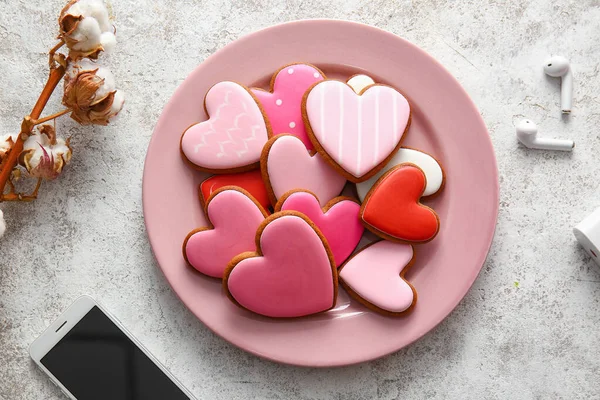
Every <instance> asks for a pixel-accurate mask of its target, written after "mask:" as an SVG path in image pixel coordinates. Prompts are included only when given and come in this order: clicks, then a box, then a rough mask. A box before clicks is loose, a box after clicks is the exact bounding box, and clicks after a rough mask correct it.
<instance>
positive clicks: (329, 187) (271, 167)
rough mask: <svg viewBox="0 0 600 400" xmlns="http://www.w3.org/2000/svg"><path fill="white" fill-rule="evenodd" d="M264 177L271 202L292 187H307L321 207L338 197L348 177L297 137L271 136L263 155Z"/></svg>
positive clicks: (261, 166) (261, 160) (274, 202)
mask: <svg viewBox="0 0 600 400" xmlns="http://www.w3.org/2000/svg"><path fill="white" fill-rule="evenodd" d="M260 168H261V171H262V175H263V180H264V181H265V184H266V185H267V190H268V192H269V198H270V199H271V203H272V204H273V205H275V204H276V203H277V199H279V198H280V197H281V196H283V195H284V193H286V192H289V191H290V190H297V189H304V190H309V191H311V192H312V193H314V194H315V195H316V196H317V198H318V199H319V203H320V204H321V206H324V205H325V204H327V202H328V201H329V200H331V199H333V198H334V197H336V196H338V195H339V194H340V192H341V191H342V189H343V188H344V185H345V184H346V179H345V178H344V177H343V176H341V175H339V174H338V173H337V172H336V171H335V170H334V169H333V168H331V166H330V165H329V164H327V162H325V160H323V157H321V156H320V155H319V154H314V155H310V153H309V152H308V151H307V150H306V147H304V144H302V141H301V140H300V139H298V138H297V137H295V136H290V135H280V136H276V137H274V138H271V139H270V140H269V141H268V142H267V144H266V145H265V148H264V149H263V154H262V156H261V158H260Z"/></svg>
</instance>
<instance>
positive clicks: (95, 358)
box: [29, 296, 194, 400]
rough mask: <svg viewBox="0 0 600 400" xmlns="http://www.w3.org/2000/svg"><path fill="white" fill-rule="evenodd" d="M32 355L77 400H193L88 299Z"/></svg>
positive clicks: (33, 348) (51, 330)
mask: <svg viewBox="0 0 600 400" xmlns="http://www.w3.org/2000/svg"><path fill="white" fill-rule="evenodd" d="M29 353H30V355H31V358H33V360H34V361H35V363H36V364H37V365H38V366H39V367H40V368H41V369H42V371H44V372H45V373H46V374H48V376H49V377H50V379H51V380H52V382H53V383H54V384H56V385H57V386H58V387H59V388H60V389H61V390H62V391H63V393H64V394H65V395H67V396H68V397H69V398H70V399H73V400H107V399H111V400H153V399H157V400H159V399H160V400H163V399H168V400H188V399H194V396H192V395H191V394H190V393H189V392H188V390H187V389H185V388H184V387H183V386H182V385H181V383H179V382H178V381H177V380H176V379H175V378H174V377H173V376H172V375H171V373H170V372H169V371H167V370H166V369H165V367H164V366H162V365H161V364H160V363H159V362H158V361H157V360H156V359H155V358H154V357H153V356H152V354H150V353H149V352H148V350H146V349H145V348H144V347H143V346H142V345H141V344H140V343H139V342H138V341H137V340H136V339H135V338H134V337H133V336H132V335H131V334H130V333H129V332H127V330H126V329H125V328H124V327H123V326H122V325H121V323H120V322H119V321H118V320H117V319H116V318H115V317H113V316H111V315H110V314H109V313H108V312H106V311H105V310H104V308H102V307H101V306H100V305H99V304H98V303H97V302H96V301H95V300H94V299H92V298H91V297H89V296H82V297H80V298H79V299H77V300H76V301H75V303H73V304H72V305H71V306H70V307H69V308H68V309H67V311H65V312H64V313H63V314H62V315H61V316H60V317H59V318H58V320H56V321H55V322H54V323H53V324H52V325H50V327H48V329H46V331H45V332H44V333H43V334H42V335H41V336H40V337H39V338H37V339H36V340H35V342H33V343H32V344H31V347H30V348H29Z"/></svg>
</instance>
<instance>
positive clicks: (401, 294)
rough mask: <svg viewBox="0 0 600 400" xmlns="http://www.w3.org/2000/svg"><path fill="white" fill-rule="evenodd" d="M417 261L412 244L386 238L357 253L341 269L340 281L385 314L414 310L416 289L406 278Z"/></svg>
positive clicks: (395, 314) (355, 297)
mask: <svg viewBox="0 0 600 400" xmlns="http://www.w3.org/2000/svg"><path fill="white" fill-rule="evenodd" d="M413 260H414V250H413V247H412V246H411V245H409V244H401V243H393V242H388V241H385V240H382V241H380V242H376V243H373V244H371V245H369V246H367V247H365V248H364V249H362V250H361V251H360V252H359V253H357V254H355V255H354V256H353V257H352V258H350V259H349V260H348V261H347V262H346V263H345V264H344V265H342V267H341V268H340V271H339V274H340V280H341V282H342V284H343V286H344V288H345V289H346V291H347V292H348V293H349V294H350V295H351V296H352V297H353V298H354V299H356V300H357V301H359V302H360V303H362V304H364V305H365V306H367V307H369V308H370V309H372V310H375V311H378V312H380V313H382V314H385V315H392V316H397V315H402V314H405V313H407V312H409V311H411V310H412V308H413V307H414V305H415V302H416V301H417V292H416V290H415V289H414V288H413V287H412V286H411V285H410V284H409V283H408V282H407V281H406V280H405V279H404V274H405V273H406V271H408V268H409V267H410V266H411V264H412V262H413Z"/></svg>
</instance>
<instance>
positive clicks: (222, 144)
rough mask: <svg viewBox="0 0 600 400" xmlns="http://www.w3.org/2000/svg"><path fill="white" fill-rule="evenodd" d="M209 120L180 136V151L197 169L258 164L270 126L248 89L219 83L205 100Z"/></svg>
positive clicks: (228, 169) (243, 168)
mask: <svg viewBox="0 0 600 400" xmlns="http://www.w3.org/2000/svg"><path fill="white" fill-rule="evenodd" d="M204 106H205V108H206V113H207V114H208V116H209V119H208V120H207V121H204V122H200V123H197V124H194V125H192V126H190V127H189V128H188V129H187V130H186V131H185V132H184V133H183V135H182V136H181V152H182V154H183V156H184V157H185V159H186V160H187V161H189V162H190V163H191V164H193V166H194V167H195V168H197V169H200V170H202V171H207V172H213V173H226V172H242V171H248V170H251V169H254V168H256V167H258V162H259V159H260V154H261V151H262V148H263V146H264V144H265V142H266V141H267V140H268V139H269V137H270V135H271V132H270V126H269V123H268V121H267V119H266V117H265V116H264V115H263V111H262V110H261V108H260V106H259V105H258V103H257V102H256V100H255V98H254V97H253V95H252V94H251V92H250V91H249V90H248V89H247V88H246V87H244V86H242V85H239V84H237V83H235V82H228V81H225V82H219V83H217V84H216V85H214V86H213V87H212V88H210V90H209V91H208V93H207V94H206V98H205V99H204Z"/></svg>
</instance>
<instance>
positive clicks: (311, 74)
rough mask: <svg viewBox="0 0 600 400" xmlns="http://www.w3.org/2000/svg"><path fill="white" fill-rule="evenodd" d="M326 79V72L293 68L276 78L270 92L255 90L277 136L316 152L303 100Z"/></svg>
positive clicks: (273, 79) (276, 74) (298, 65)
mask: <svg viewBox="0 0 600 400" xmlns="http://www.w3.org/2000/svg"><path fill="white" fill-rule="evenodd" d="M324 77H325V75H323V72H321V71H320V70H319V69H318V68H317V67H315V66H313V65H310V64H291V65H286V66H285V67H283V68H281V69H279V70H278V71H277V72H275V74H273V78H272V79H271V91H270V92H267V91H264V90H261V89H252V93H254V96H256V98H257V100H258V101H259V102H260V104H261V106H262V108H263V110H265V113H266V114H267V117H268V118H269V122H270V123H271V129H272V130H273V135H280V134H282V133H287V134H290V135H294V136H296V137H297V138H298V139H300V140H302V143H304V146H306V148H307V149H309V150H312V148H313V145H312V143H311V142H310V139H308V135H307V134H306V129H305V128H304V122H302V96H304V93H305V92H306V91H307V90H308V88H309V87H311V86H312V85H314V84H315V83H316V82H319V81H322V80H323V79H324Z"/></svg>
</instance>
